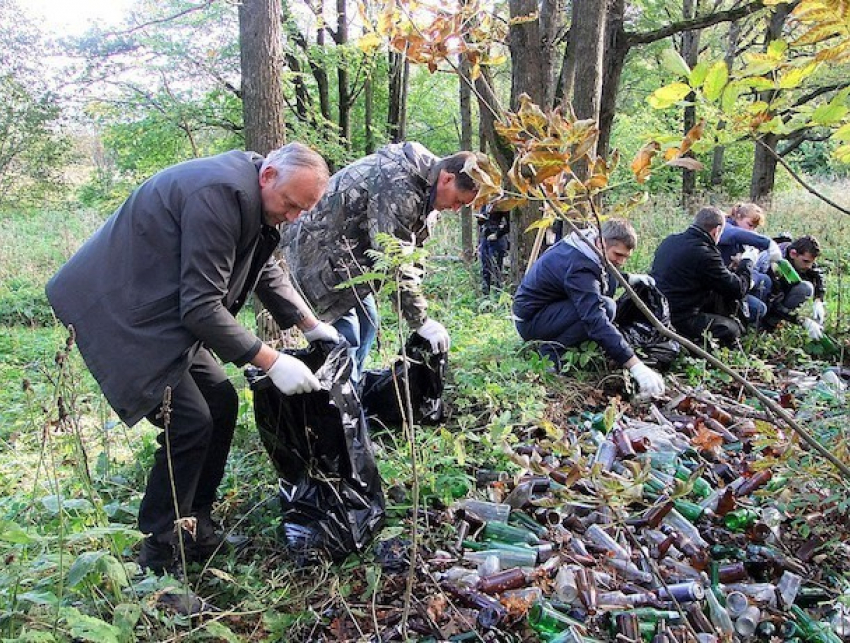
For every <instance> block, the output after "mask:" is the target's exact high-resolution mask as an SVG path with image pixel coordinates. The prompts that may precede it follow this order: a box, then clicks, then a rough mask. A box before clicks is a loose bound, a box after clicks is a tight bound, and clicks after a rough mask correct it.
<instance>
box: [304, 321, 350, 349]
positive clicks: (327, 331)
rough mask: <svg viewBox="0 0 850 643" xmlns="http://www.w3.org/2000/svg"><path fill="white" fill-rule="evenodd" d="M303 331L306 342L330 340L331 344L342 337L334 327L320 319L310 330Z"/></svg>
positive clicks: (336, 342) (337, 341)
mask: <svg viewBox="0 0 850 643" xmlns="http://www.w3.org/2000/svg"><path fill="white" fill-rule="evenodd" d="M303 333H304V338H305V339H306V340H307V341H308V342H331V343H332V344H339V342H340V341H341V339H342V338H341V337H340V334H339V333H338V332H337V330H336V328H334V327H333V326H331V325H330V324H326V323H325V322H321V321H320V322H319V323H318V324H316V325H315V326H313V328H311V329H310V330H305V331H303Z"/></svg>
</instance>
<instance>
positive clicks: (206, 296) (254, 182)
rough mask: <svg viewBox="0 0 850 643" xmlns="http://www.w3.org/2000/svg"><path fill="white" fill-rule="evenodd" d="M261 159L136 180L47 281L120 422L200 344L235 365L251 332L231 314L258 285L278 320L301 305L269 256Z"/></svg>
mask: <svg viewBox="0 0 850 643" xmlns="http://www.w3.org/2000/svg"><path fill="white" fill-rule="evenodd" d="M261 163H262V158H261V157H259V156H257V155H255V154H253V153H245V152H227V153H225V154H220V155H218V156H214V157H210V158H204V159H197V160H192V161H187V162H185V163H181V164H179V165H175V166H173V167H170V168H167V169H165V170H163V171H161V172H159V173H158V174H156V175H154V176H153V177H151V178H150V179H148V180H147V181H146V182H145V183H143V184H142V185H141V186H140V187H139V188H138V189H136V191H135V192H133V194H132V195H131V196H130V198H128V199H127V201H125V202H124V204H123V205H122V206H121V207H120V208H119V209H118V210H117V211H116V212H115V213H114V214H113V215H112V216H111V217H110V218H109V219H108V220H107V221H106V222H105V223H104V224H103V226H102V227H101V228H100V229H99V230H98V231H97V232H95V233H94V235H93V236H92V237H91V238H90V239H89V240H88V241H86V243H85V244H84V245H83V246H82V247H81V248H80V249H79V251H78V252H77V253H76V254H75V255H74V256H73V257H71V259H70V260H69V261H68V262H67V263H66V264H65V265H64V266H63V267H62V268H61V269H60V270H59V272H58V273H57V274H56V275H55V276H54V277H53V278H52V279H51V280H50V281H49V282H48V284H47V297H48V299H49V301H50V303H51V305H52V306H53V309H54V310H55V311H56V315H57V316H58V317H59V319H60V320H62V322H63V323H64V324H66V325H69V326H73V327H74V331H75V333H76V341H77V345H78V346H79V349H80V353H81V354H82V356H83V359H84V360H85V362H86V365H87V366H88V367H89V370H90V371H91V372H92V374H93V375H94V377H95V378H96V379H97V381H98V383H99V384H100V386H101V388H102V389H103V392H104V394H105V395H106V398H107V400H109V403H110V404H111V405H112V407H113V408H114V409H115V411H116V412H117V413H118V415H119V416H120V417H121V419H122V420H123V421H124V422H126V423H127V424H129V425H133V424H135V423H136V422H138V421H139V420H140V419H141V418H142V417H144V416H145V415H146V414H148V413H150V412H151V411H153V410H154V409H155V408H156V407H157V405H159V404H160V403H161V401H162V396H163V392H164V390H165V388H166V387H167V386H172V387H173V386H175V385H176V384H177V382H178V381H179V380H180V378H181V377H182V376H183V375H184V374H185V372H186V370H187V369H188V368H189V365H190V362H191V360H192V358H193V357H194V355H195V353H196V352H197V351H198V349H199V348H200V346H201V345H204V346H206V347H207V348H209V349H211V350H212V351H213V352H215V353H216V354H217V355H218V356H219V357H220V358H221V359H222V360H223V361H227V362H234V363H235V364H237V365H240V366H241V365H243V364H245V363H247V362H248V361H250V360H251V359H252V358H253V357H254V356H255V355H256V354H257V352H258V351H259V349H260V340H259V339H258V338H257V337H256V335H254V333H252V332H250V331H249V330H247V329H246V328H244V327H243V326H241V325H240V324H239V323H238V322H237V321H236V319H235V318H234V316H235V315H236V313H237V312H238V310H239V309H240V308H241V307H242V305H243V304H244V303H245V300H246V298H247V297H248V295H249V294H250V293H251V292H252V291H253V290H254V289H256V292H257V295H258V296H259V298H260V300H261V301H262V302H263V303H264V304H265V305H266V307H267V308H268V309H269V311H270V312H271V314H272V315H273V317H274V318H275V320H276V321H277V322H278V324H279V325H280V326H281V327H283V328H287V327H289V326H292V325H293V324H294V323H296V322H297V321H298V320H300V319H302V318H303V317H304V315H305V313H306V308H305V307H304V303H303V301H302V300H301V298H300V297H299V296H298V295H297V293H295V291H294V290H293V289H292V286H291V284H290V282H289V279H288V277H287V276H286V275H285V274H284V272H283V270H282V269H281V267H280V266H279V265H278V264H277V262H276V261H275V260H274V258H273V257H272V251H273V249H274V248H275V246H276V244H277V243H278V241H279V238H280V235H279V234H278V232H277V230H275V229H274V228H271V227H269V226H267V225H265V224H264V220H263V212H262V200H261V198H260V188H259V167H260V164H261Z"/></svg>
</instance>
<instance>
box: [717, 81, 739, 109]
mask: <svg viewBox="0 0 850 643" xmlns="http://www.w3.org/2000/svg"><path fill="white" fill-rule="evenodd" d="M743 89H744V88H743V87H742V86H741V84H740V83H739V82H737V81H733V82H731V83H729V84H728V85H726V87H725V88H724V89H723V97H722V98H721V99H720V107H721V109H722V110H723V113H724V114H729V115H730V116H731V115H732V114H734V113H735V110H736V108H737V104H738V98H739V97H740V96H741V92H742V91H743Z"/></svg>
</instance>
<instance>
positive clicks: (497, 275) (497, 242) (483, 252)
mask: <svg viewBox="0 0 850 643" xmlns="http://www.w3.org/2000/svg"><path fill="white" fill-rule="evenodd" d="M479 218H480V221H479V223H478V259H479V260H480V261H481V291H482V292H483V293H484V294H485V295H489V294H490V287H491V286H496V288H501V287H502V266H503V265H504V262H505V254H506V253H507V251H508V233H509V232H510V231H511V224H510V213H509V212H499V211H496V210H494V209H493V206H491V205H488V206H485V207H484V208H483V209H482V210H481V214H480V215H479Z"/></svg>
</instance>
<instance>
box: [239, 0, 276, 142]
mask: <svg viewBox="0 0 850 643" xmlns="http://www.w3.org/2000/svg"><path fill="white" fill-rule="evenodd" d="M280 26H281V6H280V2H279V1H277V0H244V1H243V2H242V3H241V4H240V5H239V52H240V58H241V62H242V114H243V119H244V121H245V148H246V149H248V150H253V151H255V152H258V153H259V154H268V153H269V152H270V151H271V150H274V149H277V148H278V147H280V146H281V145H282V144H283V143H284V142H285V141H286V128H285V121H284V111H283V109H284V102H283V93H282V92H281V68H282V62H283V56H282V53H281V28H280Z"/></svg>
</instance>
